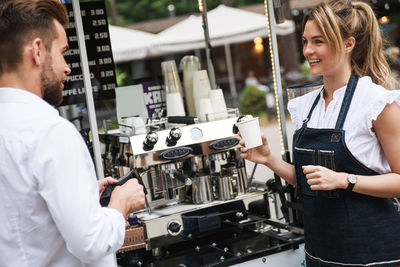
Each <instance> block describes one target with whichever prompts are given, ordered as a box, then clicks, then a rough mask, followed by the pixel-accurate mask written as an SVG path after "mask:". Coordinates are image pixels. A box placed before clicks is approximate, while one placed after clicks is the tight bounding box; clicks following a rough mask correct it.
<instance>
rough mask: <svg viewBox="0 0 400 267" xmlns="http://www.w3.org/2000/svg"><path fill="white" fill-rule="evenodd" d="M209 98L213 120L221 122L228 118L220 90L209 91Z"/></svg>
mask: <svg viewBox="0 0 400 267" xmlns="http://www.w3.org/2000/svg"><path fill="white" fill-rule="evenodd" d="M209 97H210V99H211V105H212V107H213V110H214V115H215V119H216V120H221V119H226V118H228V112H227V110H226V103H225V98H224V93H223V92H222V89H215V90H210V92H209Z"/></svg>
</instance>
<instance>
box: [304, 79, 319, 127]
mask: <svg viewBox="0 0 400 267" xmlns="http://www.w3.org/2000/svg"><path fill="white" fill-rule="evenodd" d="M322 91H324V87H322V90H321V91H320V93H319V94H318V95H317V97H316V98H315V100H314V103H313V105H312V106H311V109H310V112H308V115H307V118H305V119H304V120H303V128H305V127H307V122H308V121H309V120H310V119H311V115H312V112H313V111H314V108H315V107H316V106H317V104H318V101H319V99H320V98H321V92H322Z"/></svg>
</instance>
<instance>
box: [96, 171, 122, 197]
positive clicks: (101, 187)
mask: <svg viewBox="0 0 400 267" xmlns="http://www.w3.org/2000/svg"><path fill="white" fill-rule="evenodd" d="M98 183H99V194H100V195H101V194H103V192H104V189H106V187H107V185H110V184H116V183H118V180H116V179H114V178H112V177H110V176H108V177H106V178H103V179H100V180H99V181H98Z"/></svg>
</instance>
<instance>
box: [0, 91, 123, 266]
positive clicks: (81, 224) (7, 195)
mask: <svg viewBox="0 0 400 267" xmlns="http://www.w3.org/2000/svg"><path fill="white" fill-rule="evenodd" d="M124 235H125V220H124V218H123V216H122V214H121V213H120V212H118V211H117V210H115V209H111V208H102V207H101V206H100V204H99V188H98V183H97V179H96V174H95V170H94V166H93V162H92V159H91V157H90V154H89V152H88V150H87V147H86V145H85V143H84V141H83V139H82V137H81V136H80V134H79V132H78V131H77V130H76V129H75V127H74V126H73V125H72V124H71V123H70V122H68V121H67V120H65V119H63V118H62V117H60V116H59V114H58V112H57V110H55V109H54V108H53V107H52V106H50V105H49V104H47V103H46V102H45V101H44V100H42V99H41V98H40V97H38V96H36V95H34V94H32V93H30V92H28V91H25V90H21V89H15V88H0V266H1V267H24V266H26V267H28V266H29V267H42V266H43V267H44V266H46V267H47V266H49V267H75V266H76V267H78V266H79V267H81V266H96V267H110V266H114V254H113V253H114V252H115V251H116V250H117V249H118V248H120V247H121V245H122V243H123V240H124Z"/></svg>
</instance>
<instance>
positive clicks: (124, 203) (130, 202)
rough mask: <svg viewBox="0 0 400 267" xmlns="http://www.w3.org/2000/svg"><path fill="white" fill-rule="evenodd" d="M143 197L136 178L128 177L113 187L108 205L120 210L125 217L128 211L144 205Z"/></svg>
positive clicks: (138, 208)
mask: <svg viewBox="0 0 400 267" xmlns="http://www.w3.org/2000/svg"><path fill="white" fill-rule="evenodd" d="M144 198H145V194H144V192H143V186H142V185H141V184H139V182H138V180H137V179H130V180H128V181H127V182H126V183H124V184H123V185H121V186H116V187H115V189H114V190H113V192H112V194H111V199H110V203H109V204H108V207H109V208H114V209H116V210H118V211H120V212H121V213H122V215H124V217H125V218H127V216H128V214H129V213H131V212H134V211H137V210H140V209H142V208H143V207H144V203H145V199H144Z"/></svg>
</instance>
